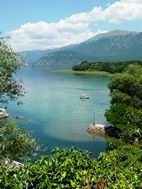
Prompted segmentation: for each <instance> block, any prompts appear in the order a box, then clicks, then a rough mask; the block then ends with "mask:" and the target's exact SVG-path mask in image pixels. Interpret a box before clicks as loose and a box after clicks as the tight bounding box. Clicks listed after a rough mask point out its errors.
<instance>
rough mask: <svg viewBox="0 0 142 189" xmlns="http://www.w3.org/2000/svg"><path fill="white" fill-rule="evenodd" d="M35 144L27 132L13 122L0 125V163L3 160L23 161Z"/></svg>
mask: <svg viewBox="0 0 142 189" xmlns="http://www.w3.org/2000/svg"><path fill="white" fill-rule="evenodd" d="M35 147H36V142H35V140H34V139H32V138H31V135H30V133H29V132H28V131H25V130H24V129H22V128H20V126H18V125H17V123H15V122H9V121H7V122H5V121H4V122H2V123H1V124H0V162H1V161H2V160H5V159H10V160H17V161H21V160H22V161H23V160H25V159H27V158H28V157H29V156H30V152H32V151H33V150H34V148H35Z"/></svg>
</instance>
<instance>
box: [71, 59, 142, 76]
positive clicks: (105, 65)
mask: <svg viewBox="0 0 142 189" xmlns="http://www.w3.org/2000/svg"><path fill="white" fill-rule="evenodd" d="M130 64H139V65H142V61H121V62H87V61H83V62H81V63H80V64H78V65H75V66H73V67H72V70H73V71H77V72H78V71H81V72H83V71H92V72H93V71H101V72H107V73H111V74H114V73H122V72H123V71H124V70H125V69H126V68H127V66H128V65H130Z"/></svg>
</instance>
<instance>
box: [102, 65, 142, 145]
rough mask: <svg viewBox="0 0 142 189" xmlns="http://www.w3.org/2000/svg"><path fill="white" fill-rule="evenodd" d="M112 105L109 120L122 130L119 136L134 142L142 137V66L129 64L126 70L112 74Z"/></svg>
mask: <svg viewBox="0 0 142 189" xmlns="http://www.w3.org/2000/svg"><path fill="white" fill-rule="evenodd" d="M109 89H110V92H111V93H110V95H111V106H110V109H109V110H107V111H106V113H105V116H106V118H107V121H108V122H109V123H111V124H113V126H115V127H116V128H117V129H118V130H119V131H120V132H119V137H121V138H123V139H124V140H125V141H127V142H128V141H129V142H133V141H135V140H136V139H139V140H141V139H142V124H141V123H142V67H141V66H140V65H128V66H127V68H125V71H124V72H123V73H120V74H115V75H114V76H112V78H111V80H110V83H109Z"/></svg>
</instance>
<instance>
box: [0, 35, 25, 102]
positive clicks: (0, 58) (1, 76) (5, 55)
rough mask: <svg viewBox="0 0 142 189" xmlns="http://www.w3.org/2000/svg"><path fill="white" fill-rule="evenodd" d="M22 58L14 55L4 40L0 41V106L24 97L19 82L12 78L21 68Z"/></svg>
mask: <svg viewBox="0 0 142 189" xmlns="http://www.w3.org/2000/svg"><path fill="white" fill-rule="evenodd" d="M22 63H23V58H22V57H21V56H20V55H19V54H17V53H15V52H14V51H13V49H12V48H11V47H10V46H8V45H7V44H6V42H5V41H4V39H2V38H1V40H0V105H2V104H4V103H8V102H9V101H10V100H18V97H19V96H23V95H24V89H23V87H22V84H21V81H17V80H16V79H15V78H14V74H15V73H16V72H17V71H18V70H19V69H20V68H21V66H22Z"/></svg>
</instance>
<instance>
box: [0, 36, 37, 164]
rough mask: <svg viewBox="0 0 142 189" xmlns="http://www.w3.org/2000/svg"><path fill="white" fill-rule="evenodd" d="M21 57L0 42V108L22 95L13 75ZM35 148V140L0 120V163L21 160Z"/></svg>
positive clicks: (20, 85)
mask: <svg viewBox="0 0 142 189" xmlns="http://www.w3.org/2000/svg"><path fill="white" fill-rule="evenodd" d="M22 60H23V59H22V57H21V56H20V55H18V54H17V53H15V52H14V51H13V50H12V48H11V47H9V46H8V45H7V44H6V42H5V41H4V40H3V39H1V41H0V107H1V106H2V105H3V104H5V103H6V104H8V102H9V101H10V100H14V101H17V100H18V97H20V96H23V95H24V93H25V92H24V88H23V87H22V83H21V82H20V81H17V80H16V79H15V78H14V74H15V73H16V72H17V71H18V70H19V69H20V68H21V66H22V62H23V61H22ZM34 147H35V140H33V139H32V138H31V136H30V133H28V132H26V131H25V130H23V129H22V128H20V127H19V125H17V124H16V123H15V122H13V121H7V120H5V121H4V120H0V161H1V160H3V159H7V158H8V159H11V160H21V159H22V160H23V159H25V158H26V157H27V156H28V155H29V152H30V151H31V150H33V148H34Z"/></svg>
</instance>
